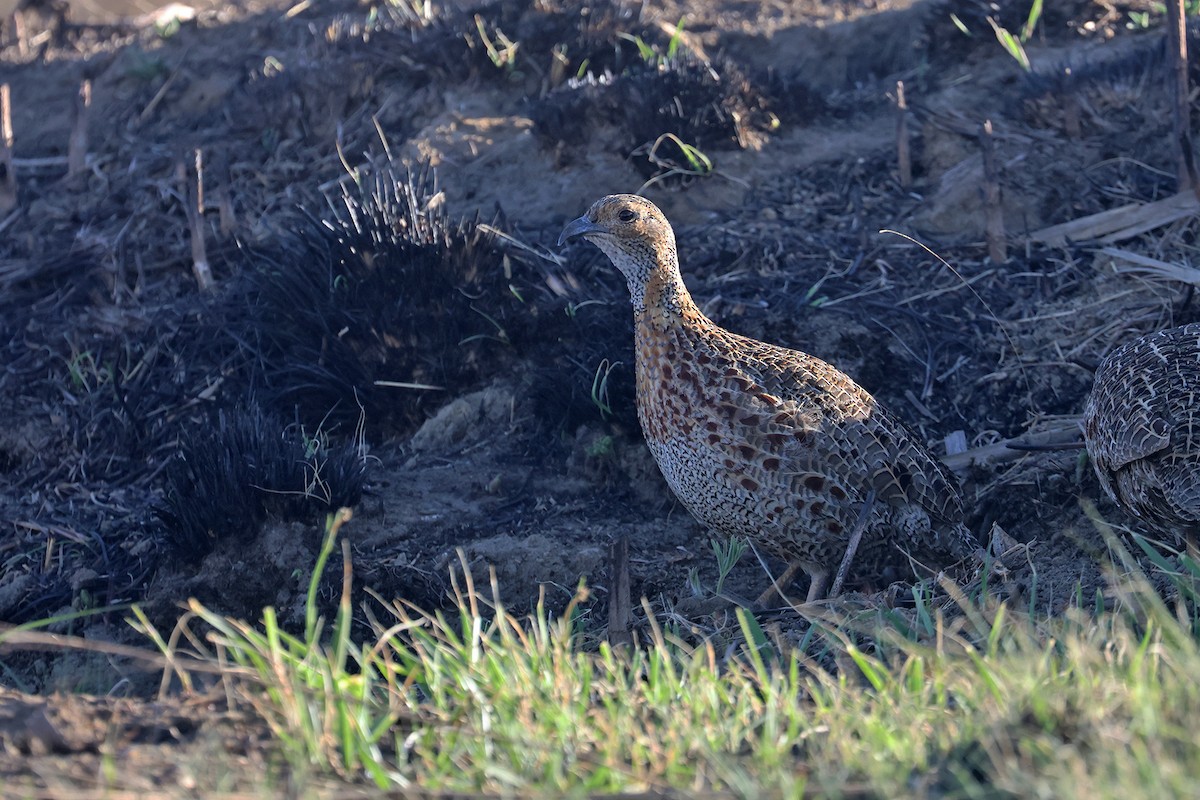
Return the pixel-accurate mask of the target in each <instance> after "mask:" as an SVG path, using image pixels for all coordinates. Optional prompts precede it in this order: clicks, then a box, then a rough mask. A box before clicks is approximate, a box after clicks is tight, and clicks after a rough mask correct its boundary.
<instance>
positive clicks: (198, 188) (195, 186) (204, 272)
mask: <svg viewBox="0 0 1200 800" xmlns="http://www.w3.org/2000/svg"><path fill="white" fill-rule="evenodd" d="M202 168H203V160H202V159H201V157H200V151H199V150H197V151H196V174H195V177H194V179H188V178H187V168H186V167H184V166H183V164H180V165H179V171H180V172H181V173H182V174H183V175H184V179H185V180H186V181H187V201H186V207H187V219H188V232H189V233H190V234H191V241H192V274H193V275H195V276H196V284H197V285H198V286H199V287H200V291H202V292H203V291H208V290H209V289H211V288H212V285H213V276H212V267H211V266H209V263H208V249H207V247H206V246H205V244H204V209H203V206H202V205H201V202H202V198H203V191H204V179H203V174H202Z"/></svg>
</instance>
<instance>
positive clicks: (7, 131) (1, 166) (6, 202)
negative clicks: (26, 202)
mask: <svg viewBox="0 0 1200 800" xmlns="http://www.w3.org/2000/svg"><path fill="white" fill-rule="evenodd" d="M16 205H17V171H16V169H15V168H14V167H13V126H12V94H11V92H10V91H9V88H8V84H7V83H3V84H0V213H4V212H7V211H11V210H12V209H13V208H15V207H16Z"/></svg>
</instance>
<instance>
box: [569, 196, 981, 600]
mask: <svg viewBox="0 0 1200 800" xmlns="http://www.w3.org/2000/svg"><path fill="white" fill-rule="evenodd" d="M578 237H582V238H584V239H586V240H587V241H590V242H592V243H593V244H595V245H596V246H597V247H599V248H600V249H601V250H603V251H604V253H605V255H607V256H608V257H609V259H610V260H611V261H612V262H613V264H614V265H615V266H616V267H617V269H618V270H620V271H621V273H622V274H623V275H624V276H625V279H626V281H627V282H628V284H629V294H630V297H631V299H632V302H633V313H634V327H635V333H634V336H635V350H636V373H637V404H638V417H639V419H640V421H641V425H642V431H643V432H644V433H645V436H646V443H647V444H648V445H649V447H650V451H651V452H652V453H653V454H654V458H655V460H656V461H657V462H658V466H659V468H660V469H661V470H662V473H663V476H664V477H665V478H666V480H667V483H668V484H669V485H670V487H671V489H672V490H673V491H674V492H675V495H676V497H678V498H679V500H680V502H681V503H683V505H684V506H685V507H687V509H688V510H689V511H690V512H691V513H692V515H693V516H695V517H696V519H698V520H699V521H700V522H701V523H703V524H704V525H707V526H708V527H710V528H712V529H714V530H716V531H718V532H720V533H722V534H725V535H727V536H745V537H748V538H749V539H750V540H751V541H752V542H754V543H755V544H756V545H759V546H761V547H762V548H764V549H765V550H767V551H768V552H770V553H771V554H773V555H775V556H776V557H778V558H782V559H784V560H786V561H787V562H789V565H790V569H789V574H794V573H795V571H796V570H797V569H799V570H803V571H804V572H805V573H807V574H808V575H809V576H810V577H811V579H812V580H811V583H810V585H809V590H808V601H809V602H812V601H815V600H819V599H822V598H824V597H826V596H827V594H828V593H829V592H830V589H831V588H833V589H834V590H835V591H836V590H837V589H839V588H840V586H837V583H838V582H837V581H835V580H833V579H834V576H835V573H836V574H838V575H839V576H842V575H844V574H845V571H846V566H845V565H848V564H849V563H850V559H851V558H853V559H854V566H855V569H856V570H857V571H859V572H860V573H861V574H869V575H880V574H897V571H899V573H902V574H905V575H911V574H912V573H911V571H910V570H909V564H910V561H909V558H910V557H911V559H912V560H913V561H915V562H918V563H920V564H922V565H924V566H925V567H926V568H928V569H929V570H931V571H933V570H937V569H940V568H943V567H946V566H949V565H951V564H953V563H955V562H959V561H962V560H965V559H968V558H970V557H972V556H974V555H976V554H977V553H978V552H979V551H978V545H977V543H976V540H975V538H974V536H973V535H972V534H971V533H970V531H968V530H967V528H966V526H965V525H964V524H963V507H962V500H961V498H960V496H959V490H958V487H957V486H956V485H955V481H954V478H953V476H952V475H950V473H949V472H948V471H947V470H946V469H945V468H944V467H943V466H942V465H941V464H940V463H939V462H938V460H937V458H935V457H934V456H933V455H932V454H931V453H930V452H929V451H928V450H926V448H925V447H924V446H923V445H922V444H921V443H920V442H919V441H918V440H917V438H916V437H915V436H914V435H913V434H912V433H911V432H910V431H909V430H908V428H907V427H905V425H904V424H903V423H902V422H901V421H900V420H899V419H897V418H896V417H894V416H892V415H891V414H890V413H888V412H887V411H886V410H884V409H883V408H882V407H881V406H880V405H879V404H878V403H877V402H876V401H875V398H873V397H872V396H871V395H870V394H869V393H868V392H867V391H866V390H865V389H863V388H862V387H861V386H859V385H858V384H857V383H855V382H854V381H853V380H851V379H850V377H848V376H847V375H845V374H844V373H842V372H840V371H838V370H837V369H836V368H834V367H832V366H830V365H829V364H827V363H825V362H824V361H822V360H821V359H819V358H816V357H814V356H810V355H808V354H807V353H802V352H799V351H797V350H789V349H786V348H783V347H777V346H775V345H771V344H766V343H764V342H759V341H756V340H754V339H749V338H747V337H745V336H739V335H737V334H735V333H730V332H729V331H726V330H724V329H722V328H720V327H718V326H717V325H716V324H715V323H713V322H712V321H711V320H709V319H708V318H707V317H705V316H704V314H703V313H701V311H700V309H699V308H697V306H696V304H695V303H694V302H693V301H692V298H691V295H689V294H688V290H687V289H686V288H685V287H684V285H683V279H682V278H681V277H680V274H679V261H678V257H677V254H676V249H675V234H674V232H673V231H672V229H671V225H670V223H668V222H667V219H666V218H665V217H664V216H663V214H662V212H661V211H659V209H658V208H657V207H656V206H655V205H654V204H653V203H651V202H650V201H648V200H646V199H644V198H642V197H638V196H636V195H611V196H608V197H605V198H603V199H601V200H598V201H597V202H596V203H595V204H594V205H593V206H592V207H591V208H590V209H589V210H588V212H587V213H586V214H585V215H583V216H582V217H580V218H579V219H576V220H574V221H573V222H571V223H569V224H568V225H567V226H566V228H565V229H564V230H563V232H562V235H561V236H560V237H559V245H560V246H561V245H562V244H563V243H565V242H567V241H570V240H572V239H575V238H578ZM852 542H853V543H852ZM856 548H857V555H855V553H854V551H855V549H856ZM848 550H849V552H850V556H849V557H848V556H847V552H848ZM831 584H832V586H831Z"/></svg>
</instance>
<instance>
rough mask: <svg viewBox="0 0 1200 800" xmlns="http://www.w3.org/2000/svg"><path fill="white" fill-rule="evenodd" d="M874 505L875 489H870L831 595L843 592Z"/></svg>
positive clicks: (835, 576) (831, 588) (835, 577)
mask: <svg viewBox="0 0 1200 800" xmlns="http://www.w3.org/2000/svg"><path fill="white" fill-rule="evenodd" d="M873 505H875V490H874V489H868V490H867V496H866V499H864V500H863V504H862V508H861V509H860V510H859V512H858V519H856V520H855V521H854V529H853V530H852V531H851V532H850V539H849V541H847V542H846V554H845V555H844V556H842V563H841V564H838V569H837V574H836V575H834V577H833V586H832V587H830V589H829V596H830V597H837V596H838V595H839V594H841V593H842V584H843V583H845V582H846V575H848V574H849V573H850V565H851V564H852V563H854V555H855V553H857V552H858V545H859V543H860V542H861V541H862V537H863V531H865V530H866V529H867V520H868V519H870V517H871V506H873Z"/></svg>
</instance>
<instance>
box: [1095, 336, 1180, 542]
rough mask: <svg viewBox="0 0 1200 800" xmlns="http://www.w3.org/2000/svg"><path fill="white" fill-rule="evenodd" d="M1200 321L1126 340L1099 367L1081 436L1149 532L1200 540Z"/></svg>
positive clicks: (1109, 484)
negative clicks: (1199, 400) (1199, 401)
mask: <svg viewBox="0 0 1200 800" xmlns="http://www.w3.org/2000/svg"><path fill="white" fill-rule="evenodd" d="M1198 398H1200V323H1192V324H1190V325H1183V326H1181V327H1177V328H1168V329H1166V330H1162V331H1158V332H1156V333H1152V334H1148V335H1146V336H1142V337H1139V338H1137V339H1134V340H1132V341H1129V342H1126V343H1125V344H1123V345H1121V346H1120V347H1118V348H1117V349H1115V350H1113V351H1112V352H1111V353H1109V354H1108V356H1106V357H1105V358H1104V359H1103V360H1102V361H1101V362H1100V366H1099V367H1098V368H1097V369H1096V377H1095V379H1094V381H1093V384H1092V391H1091V394H1089V395H1088V399H1087V404H1086V406H1085V408H1084V414H1083V423H1082V427H1083V440H1084V445H1085V447H1086V448H1087V453H1088V459H1089V460H1090V461H1091V462H1092V468H1093V470H1094V471H1095V473H1096V477H1097V478H1098V479H1099V481H1100V486H1101V487H1102V488H1103V489H1104V492H1105V494H1107V495H1108V496H1109V497H1110V498H1111V499H1112V500H1113V501H1114V502H1115V503H1116V504H1117V505H1118V506H1120V507H1122V508H1124V509H1125V510H1126V511H1128V512H1129V513H1130V514H1132V515H1133V516H1134V517H1136V518H1137V519H1138V520H1140V521H1141V522H1142V523H1143V525H1144V526H1145V527H1146V528H1147V529H1149V531H1150V532H1152V533H1155V534H1159V535H1163V536H1165V537H1167V538H1168V539H1170V540H1172V541H1174V542H1176V543H1179V542H1181V541H1182V542H1191V543H1193V544H1195V543H1196V542H1197V541H1200V404H1198Z"/></svg>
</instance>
